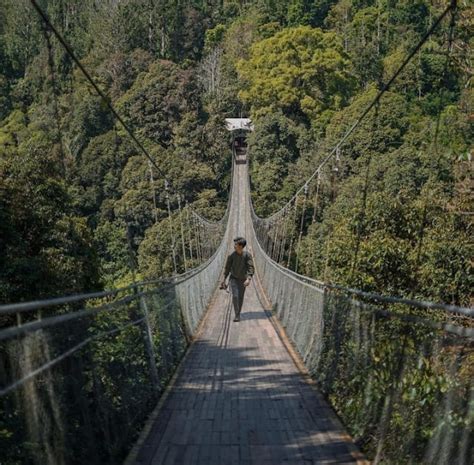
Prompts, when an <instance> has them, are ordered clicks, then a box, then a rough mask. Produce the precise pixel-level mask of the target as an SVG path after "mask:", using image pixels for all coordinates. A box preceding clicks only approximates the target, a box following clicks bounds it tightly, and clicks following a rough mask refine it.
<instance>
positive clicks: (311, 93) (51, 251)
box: [0, 0, 473, 305]
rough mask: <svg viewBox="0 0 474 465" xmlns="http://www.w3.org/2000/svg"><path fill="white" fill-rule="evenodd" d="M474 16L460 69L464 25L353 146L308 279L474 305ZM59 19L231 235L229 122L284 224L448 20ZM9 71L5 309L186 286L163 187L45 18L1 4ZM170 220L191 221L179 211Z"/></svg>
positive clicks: (302, 16) (386, 13) (241, 6)
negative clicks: (308, 183)
mask: <svg viewBox="0 0 474 465" xmlns="http://www.w3.org/2000/svg"><path fill="white" fill-rule="evenodd" d="M468 3H469V2H463V1H460V2H459V5H458V11H457V13H456V18H455V19H456V23H455V27H454V31H453V37H452V42H453V43H452V47H451V53H450V56H449V62H447V48H448V44H447V42H448V35H449V20H446V21H444V22H443V23H442V24H441V25H440V27H439V28H438V29H437V30H436V31H435V32H434V34H433V35H431V36H430V38H429V40H428V41H427V43H426V44H425V45H424V47H423V48H422V49H421V50H420V51H419V52H418V53H417V54H416V56H415V58H414V59H413V60H412V61H411V62H410V63H409V64H408V66H407V67H406V69H405V70H404V71H403V73H402V75H401V76H400V77H399V78H398V79H397V80H396V81H395V82H394V84H393V85H392V87H391V88H390V90H389V92H387V93H386V94H385V95H384V97H383V98H382V100H381V102H380V105H379V108H378V114H377V115H376V116H375V112H372V113H371V114H369V115H368V117H367V118H366V119H365V120H364V122H363V123H362V125H361V127H360V128H359V129H358V130H357V131H356V132H355V133H354V135H353V136H351V138H350V139H349V140H348V141H347V143H346V145H345V146H344V147H342V150H341V153H340V156H338V160H337V166H336V165H335V163H334V162H331V166H330V167H329V169H328V170H327V172H326V173H322V176H321V179H320V182H321V190H320V198H319V200H318V201H319V203H318V206H315V207H314V208H315V209H317V212H316V214H315V215H313V216H315V217H316V218H315V220H316V221H313V222H309V221H307V222H306V223H305V231H304V233H305V234H304V237H303V240H302V241H301V244H300V247H299V248H298V250H297V253H298V255H299V261H300V264H301V265H300V271H301V272H302V273H303V274H306V275H308V276H311V277H315V278H318V279H324V280H326V281H329V282H335V283H339V284H348V285H351V286H354V287H358V288H362V289H366V290H371V291H377V292H382V293H387V294H397V295H404V296H407V295H409V296H416V297H422V298H424V299H428V300H434V301H440V302H446V303H453V304H459V305H468V304H469V302H470V291H469V290H470V289H472V284H473V283H472V280H471V281H470V279H472V278H469V271H470V266H471V265H472V263H470V258H471V257H472V256H473V253H472V252H473V249H472V241H471V240H470V239H471V236H472V216H471V212H472V179H471V176H472V162H471V150H472V136H473V131H472V129H473V127H472V124H473V120H472V101H473V91H472V88H471V86H470V83H471V77H472V67H471V61H470V59H472V56H470V46H471V45H472V23H473V12H472V8H470V6H469V5H468ZM40 4H42V5H43V6H44V8H45V11H47V14H48V15H49V18H50V19H51V22H52V24H53V25H54V26H55V27H56V28H57V29H58V30H59V31H60V33H61V34H63V36H64V37H65V39H66V40H67V41H68V43H69V44H70V46H71V48H72V49H73V51H74V52H75V54H76V55H77V56H78V58H79V59H80V60H81V61H82V63H83V64H84V67H85V68H86V69H87V70H88V71H89V73H90V74H91V76H92V77H93V79H94V80H95V81H96V82H97V83H98V85H99V86H100V88H101V89H102V90H103V91H104V92H105V93H106V95H107V97H108V98H109V99H110V102H111V103H112V104H113V105H114V106H115V108H116V109H117V111H118V113H119V114H120V115H121V116H122V117H123V118H124V119H125V120H126V122H127V124H128V125H130V127H131V128H132V129H133V131H134V132H135V133H136V135H137V137H138V138H139V139H140V141H141V142H142V143H143V145H144V146H145V147H146V149H147V150H148V151H149V153H150V154H151V155H152V156H153V158H154V160H155V161H156V163H157V164H158V165H159V167H160V168H161V169H162V170H163V171H164V173H165V174H166V176H167V177H168V178H169V179H170V180H172V182H173V184H174V186H176V187H177V188H178V189H180V190H181V191H182V192H185V193H186V194H185V196H186V199H183V200H185V201H186V202H188V203H189V204H192V205H193V207H194V208H195V209H196V210H197V211H199V212H200V213H201V214H202V215H203V216H205V217H207V218H210V219H217V218H219V217H221V216H222V214H223V212H224V210H225V205H226V199H227V190H228V183H229V171H230V151H229V136H228V134H227V133H226V131H225V129H224V118H226V117H232V116H240V115H244V116H250V117H251V118H252V119H253V121H254V124H255V131H254V133H252V134H251V136H250V137H249V156H250V160H251V161H250V163H251V176H252V194H253V202H254V207H255V209H256V212H257V214H259V215H260V216H268V215H269V214H271V213H272V212H273V211H275V210H277V209H278V208H279V207H281V206H282V205H283V204H284V203H285V201H286V200H288V199H289V198H290V197H291V196H292V194H293V193H294V191H295V190H296V188H298V187H299V186H300V185H301V184H302V183H303V182H304V181H305V179H306V178H307V177H308V176H309V175H310V174H311V172H312V170H313V169H314V167H315V166H317V164H318V162H319V161H320V160H321V159H322V157H323V156H324V155H325V154H326V153H327V151H328V149H329V148H331V147H332V146H333V145H334V144H335V143H336V142H337V141H338V140H339V138H340V137H341V136H342V134H343V133H344V131H345V130H346V129H347V128H348V127H349V126H350V125H351V124H352V123H353V122H354V121H355V119H356V118H357V117H358V115H359V114H360V113H361V112H362V111H363V109H364V108H365V107H366V106H367V104H368V102H370V100H371V99H373V97H374V95H375V93H376V92H377V89H378V88H380V86H381V84H382V83H384V82H386V81H387V79H388V78H389V77H390V76H391V75H392V74H393V72H394V71H395V69H396V68H397V67H398V66H399V65H400V63H401V62H402V60H403V58H404V57H405V56H406V55H407V53H408V52H409V51H410V50H411V48H412V47H413V46H414V45H415V44H416V43H417V42H418V41H419V39H420V38H421V37H422V36H423V34H424V33H425V32H426V30H427V29H428V28H429V27H430V25H431V23H432V21H433V18H435V17H436V16H437V15H438V14H439V13H440V12H441V11H442V9H443V8H445V7H446V2H444V1H427V0H416V1H408V0H406V1H398V2H395V1H392V0H355V1H348V0H340V1H334V0H316V1H307V0H293V1H290V2H286V1H278V0H258V1H242V2H227V1H225V2H214V1H206V2H203V1H186V2H170V1H148V0H146V1H145V0H129V1H119V2H116V1H102V2H93V1H68V2H63V1H59V0H58V1H43V2H40ZM0 63H1V68H0V69H1V73H0V88H1V95H0V228H1V231H0V241H1V242H0V301H2V302H14V301H19V300H29V299H33V298H34V299H37V298H41V297H46V296H52V295H59V294H70V293H75V292H80V291H91V290H96V289H100V288H104V287H105V288H112V287H116V286H117V285H119V284H124V283H127V282H130V280H131V277H130V273H131V269H132V268H134V267H137V272H138V276H139V277H140V278H145V279H146V278H149V277H159V276H162V275H169V274H171V273H172V271H173V269H172V264H171V262H170V257H169V255H170V254H169V243H170V240H171V239H170V237H169V232H168V231H169V228H167V227H166V219H167V208H166V196H165V189H164V181H163V179H162V178H160V176H159V175H158V173H156V172H155V173H154V171H155V169H154V168H153V167H152V166H151V165H150V163H149V161H148V160H147V159H146V158H145V157H144V156H143V155H142V154H141V153H140V151H139V150H138V149H137V147H136V146H135V145H134V143H133V141H131V140H130V137H129V136H128V134H126V132H125V131H124V130H123V128H122V127H121V125H120V124H119V123H118V122H117V121H115V119H114V117H113V115H111V113H110V111H109V110H108V108H107V106H106V105H104V102H102V100H101V98H100V97H99V96H97V94H96V93H95V92H94V90H93V89H92V88H91V86H90V85H89V83H88V82H87V81H86V79H85V78H84V76H83V75H82V73H81V72H80V70H78V69H77V67H76V66H75V65H74V63H73V62H72V60H71V58H70V56H69V55H68V54H67V53H66V51H65V50H64V48H63V47H62V46H61V44H59V42H58V41H57V39H56V38H55V37H54V36H53V35H52V33H51V31H49V30H48V29H47V28H46V27H45V26H44V25H43V23H42V22H41V21H40V19H39V17H38V15H37V14H36V12H35V11H34V9H33V8H32V7H31V5H30V2H28V1H19V2H12V1H8V0H2V1H1V2H0ZM369 160H370V162H369ZM369 164H370V170H371V172H370V183H369V185H368V189H367V192H366V194H367V195H366V211H365V213H364V215H365V216H364V227H363V231H362V233H361V234H360V230H359V233H358V234H359V239H361V240H360V246H359V249H360V250H359V256H358V263H357V271H358V272H357V273H352V272H351V266H352V265H351V259H350V256H351V253H352V252H351V251H352V250H353V248H354V240H353V239H354V235H355V234H356V233H355V231H356V229H358V228H357V227H356V224H357V221H358V217H359V216H360V202H361V195H362V191H364V182H365V177H366V175H367V174H368V168H367V167H368V165H369ZM311 201H312V199H309V202H311ZM171 202H172V210H173V212H174V211H175V210H176V207H177V202H176V198H172V199H171ZM358 215H359V216H358ZM359 219H360V218H359ZM310 223H311V224H310ZM130 249H131V251H132V254H131V253H130ZM131 255H133V257H132V259H131ZM157 257H159V259H158V258H157Z"/></svg>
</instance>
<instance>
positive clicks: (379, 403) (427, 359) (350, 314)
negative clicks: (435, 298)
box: [249, 200, 474, 465]
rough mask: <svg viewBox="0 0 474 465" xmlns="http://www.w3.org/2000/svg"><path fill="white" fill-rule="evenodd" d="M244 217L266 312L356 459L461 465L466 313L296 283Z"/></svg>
mask: <svg viewBox="0 0 474 465" xmlns="http://www.w3.org/2000/svg"><path fill="white" fill-rule="evenodd" d="M249 202H250V200H249ZM250 211H251V215H252V220H253V229H252V234H253V238H252V243H253V244H254V247H253V252H254V256H255V262H256V267H257V271H258V275H259V279H260V280H261V283H262V285H263V288H264V289H265V290H266V293H267V297H268V299H269V300H270V302H271V303H272V305H273V312H274V313H275V314H276V316H277V317H278V318H279V320H280V321H281V322H282V324H283V326H284V327H285V330H286V332H287V334H288V336H289V337H290V339H291V340H292V341H293V343H294V344H295V346H296V348H297V350H298V352H299V354H300V355H301V357H302V359H303V360H304V362H305V365H306V367H307V368H308V370H309V372H310V373H311V375H312V376H313V377H314V379H315V380H316V381H317V382H318V385H319V386H320V388H321V390H322V392H323V394H324V395H325V396H326V397H327V399H328V400H329V401H330V403H331V405H332V406H333V407H334V409H335V410H336V412H337V413H338V415H339V416H340V418H341V419H342V421H343V423H344V424H345V426H346V427H347V428H348V430H349V432H350V433H351V435H352V436H353V437H354V439H355V440H356V441H357V442H358V443H359V444H360V445H361V446H362V448H363V450H364V452H366V453H367V455H368V456H369V457H370V458H372V459H373V461H374V463H388V464H391V463H393V464H395V463H430V464H436V465H448V464H452V463H456V464H466V465H467V464H469V463H471V459H472V456H473V447H474V442H473V433H472V432H473V426H474V389H473V386H472V379H474V324H473V323H474V322H473V316H474V310H473V309H468V308H461V307H455V306H452V305H442V304H433V303H429V302H418V301H411V300H408V299H402V298H396V297H387V296H382V295H376V294H373V293H367V292H362V291H358V290H356V289H348V288H344V287H341V286H336V285H325V284H324V283H323V282H320V281H317V280H314V279H311V278H307V277H305V276H301V275H298V274H297V273H295V272H294V271H291V270H289V269H287V268H285V266H282V265H281V264H279V263H277V260H278V257H279V252H278V250H275V247H274V244H275V242H274V241H273V240H272V237H271V234H268V229H267V228H266V227H265V226H266V224H263V223H262V222H261V221H259V218H258V217H257V216H256V215H255V212H254V211H253V207H252V204H251V202H250ZM272 254H273V259H272V258H271V255H272Z"/></svg>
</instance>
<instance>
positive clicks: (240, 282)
mask: <svg viewBox="0 0 474 465" xmlns="http://www.w3.org/2000/svg"><path fill="white" fill-rule="evenodd" d="M246 245H247V241H246V240H245V239H244V238H243V237H236V238H235V239H234V252H232V253H231V254H230V255H229V256H228V257H227V261H226V264H225V269H224V280H223V281H222V283H221V289H225V288H226V283H225V280H226V278H227V276H228V275H229V273H230V278H229V286H230V290H231V292H232V302H233V304H234V313H235V318H234V321H240V311H241V310H242V304H243V302H244V293H245V288H246V287H247V286H248V285H249V284H250V282H251V280H252V276H253V273H254V266H253V258H252V255H251V254H250V253H249V252H247V251H244V247H245V246H246Z"/></svg>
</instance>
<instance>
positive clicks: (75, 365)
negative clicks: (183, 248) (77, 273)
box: [0, 207, 230, 465]
mask: <svg viewBox="0 0 474 465" xmlns="http://www.w3.org/2000/svg"><path fill="white" fill-rule="evenodd" d="M229 210H230V207H228V209H227V212H226V215H225V217H224V219H223V220H221V221H220V222H217V223H215V224H214V223H212V222H208V221H207V220H204V219H202V218H199V219H198V218H196V221H195V223H196V225H199V226H196V227H197V228H199V230H200V232H201V235H202V237H201V236H199V237H198V238H197V239H196V238H194V243H195V244H198V243H199V242H200V240H201V244H200V245H202V248H201V249H199V251H198V248H197V245H196V248H195V250H196V252H195V254H196V259H199V261H200V262H201V264H200V265H199V266H198V267H197V268H193V269H190V270H188V271H187V272H185V273H184V274H181V275H178V276H173V277H170V278H166V279H160V280H152V281H148V282H142V283H137V284H134V285H131V286H128V287H125V288H122V289H117V290H113V291H105V292H96V293H92V294H85V295H77V296H71V297H61V298H55V299H50V300H47V301H38V302H26V303H19V304H12V305H4V306H0V328H2V329H0V450H1V455H0V463H1V464H2V465H13V464H15V465H16V464H23V463H24V464H26V463H28V464H38V465H40V464H41V465H45V464H47V465H53V464H54V465H56V464H65V463H67V464H68V465H69V464H71V465H72V464H84V463H88V464H91V465H94V464H116V463H120V461H121V460H122V459H123V458H124V456H125V454H126V453H127V451H128V450H129V448H130V445H131V443H132V442H133V441H134V439H135V438H136V436H137V435H138V433H139V431H140V430H141V428H142V426H143V424H144V421H145V420H146V418H147V416H148V415H149V413H150V412H151V411H152V409H153V407H154V405H155V404H156V402H157V400H158V398H159V397H160V395H161V393H162V392H163V390H164V389H165V387H166V385H167V383H168V381H169V379H170V377H171V376H172V374H173V372H174V370H175V368H176V366H177V364H178V363H179V361H180V359H181V358H182V356H183V354H184V352H185V350H186V348H187V346H188V344H189V342H190V340H191V339H192V337H193V336H194V335H195V334H196V331H197V328H198V326H199V323H200V321H201V319H202V317H203V315H204V312H205V310H206V307H207V305H208V303H209V301H210V298H211V296H212V294H213V292H214V290H215V289H216V286H217V283H218V282H219V275H220V273H221V271H222V269H223V265H224V260H225V257H226V252H227V250H228V244H229V234H230V231H229V228H227V229H226V228H225V225H226V223H227V218H228V216H229ZM207 227H209V228H210V229H209V230H207ZM205 235H207V237H206V236H205ZM211 235H212V238H211V237H210V236H211ZM200 238H201V239H200ZM206 239H208V240H206ZM203 260H205V261H204V263H202V261H203Z"/></svg>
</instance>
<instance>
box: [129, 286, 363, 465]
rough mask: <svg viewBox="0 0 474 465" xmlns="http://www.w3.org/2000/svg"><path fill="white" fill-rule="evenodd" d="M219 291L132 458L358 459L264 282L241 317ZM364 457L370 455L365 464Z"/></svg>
mask: <svg viewBox="0 0 474 465" xmlns="http://www.w3.org/2000/svg"><path fill="white" fill-rule="evenodd" d="M232 320H233V310H232V308H231V302H230V295H229V294H227V293H226V292H224V291H218V292H217V293H216V296H215V298H214V301H213V303H212V304H211V306H210V308H209V310H208V312H207V315H206V317H205V320H204V322H203V324H202V326H201V331H200V334H199V335H198V338H197V339H196V341H195V343H194V344H193V345H192V346H191V348H190V350H189V352H188V355H187V357H186V358H185V360H184V362H183V364H182V366H181V369H180V371H179V374H178V376H177V378H176V382H175V383H174V385H173V386H172V388H171V389H170V391H169V395H168V396H167V397H166V400H165V401H164V403H163V405H162V407H161V409H160V411H159V414H158V416H157V417H156V419H155V420H154V423H153V424H152V425H149V426H151V428H150V429H149V433H148V435H147V437H146V438H145V439H144V440H142V441H141V442H139V443H137V446H136V447H135V453H132V454H131V456H130V457H129V460H128V461H127V462H128V463H133V464H137V465H138V464H141V465H143V464H153V465H172V464H174V465H177V464H180V465H188V464H189V465H191V464H197V465H200V464H203V465H227V464H228V465H233V464H236V465H237V464H239V465H240V464H247V465H250V464H255V465H264V464H268V465H270V464H271V465H278V464H294V465H297V464H298V465H299V464H306V465H308V464H313V463H318V464H319V463H327V464H329V463H338V464H343V463H347V464H348V463H357V460H356V459H355V457H357V456H358V453H357V450H356V448H355V447H354V445H353V443H352V442H351V441H350V439H349V438H348V436H347V434H346V433H345V432H344V431H343V430H342V429H341V427H340V426H339V423H338V421H337V420H336V418H335V416H334V414H333V412H332V411H331V410H330V408H329V407H328V405H327V404H326V403H325V401H324V400H323V399H322V398H321V396H320V395H319V394H318V393H317V392H315V390H314V388H313V387H312V386H310V385H309V384H307V382H306V381H305V379H304V377H303V376H302V374H301V372H300V371H299V370H298V368H297V366H296V364H295V362H294V361H293V359H292V357H291V356H290V354H289V352H288V351H287V349H286V348H285V345H284V343H283V342H282V340H281V339H280V337H279V335H278V333H277V331H276V330H275V327H274V326H273V324H272V322H271V320H270V319H269V318H268V317H267V314H266V312H265V311H264V309H263V306H262V304H261V303H260V301H259V299H258V294H257V292H256V289H255V287H254V284H252V285H251V287H249V288H248V289H247V293H246V296H245V300H244V307H243V309H242V318H241V321H240V322H233V321H232ZM359 463H361V462H359Z"/></svg>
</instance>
